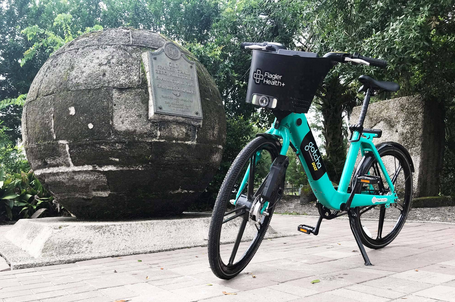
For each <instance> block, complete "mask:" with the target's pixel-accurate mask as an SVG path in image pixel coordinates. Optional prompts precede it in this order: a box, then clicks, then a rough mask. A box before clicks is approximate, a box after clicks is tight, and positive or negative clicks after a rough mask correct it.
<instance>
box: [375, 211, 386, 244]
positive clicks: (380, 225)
mask: <svg viewBox="0 0 455 302" xmlns="http://www.w3.org/2000/svg"><path fill="white" fill-rule="evenodd" d="M384 218H385V206H384V205H382V206H381V210H380V212H379V222H378V237H377V238H376V239H381V238H382V230H383V228H384Z"/></svg>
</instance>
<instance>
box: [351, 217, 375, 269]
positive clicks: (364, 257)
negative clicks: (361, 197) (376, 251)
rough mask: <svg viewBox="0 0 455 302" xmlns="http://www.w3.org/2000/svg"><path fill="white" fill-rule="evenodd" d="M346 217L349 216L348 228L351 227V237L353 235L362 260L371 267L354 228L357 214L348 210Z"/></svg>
mask: <svg viewBox="0 0 455 302" xmlns="http://www.w3.org/2000/svg"><path fill="white" fill-rule="evenodd" d="M348 216H349V226H350V227H351V231H352V235H354V238H355V241H356V242H357V246H358V247H359V249H360V253H361V254H362V257H363V260H364V261H365V265H366V266H371V265H373V264H371V262H370V258H368V255H367V252H366V251H365V247H364V246H363V244H362V241H361V240H360V235H359V233H358V232H357V229H356V227H355V219H356V216H357V213H356V212H355V211H354V210H353V209H349V210H348Z"/></svg>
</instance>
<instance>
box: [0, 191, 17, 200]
mask: <svg viewBox="0 0 455 302" xmlns="http://www.w3.org/2000/svg"><path fill="white" fill-rule="evenodd" d="M18 196H19V195H17V194H14V193H6V192H5V195H4V196H0V199H6V200H11V199H15V198H16V197H18Z"/></svg>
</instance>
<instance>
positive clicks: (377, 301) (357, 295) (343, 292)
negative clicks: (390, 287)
mask: <svg viewBox="0 0 455 302" xmlns="http://www.w3.org/2000/svg"><path fill="white" fill-rule="evenodd" d="M330 294H331V295H334V296H338V297H343V298H347V299H349V300H350V301H360V302H364V301H368V302H385V301H389V300H390V299H388V298H384V297H378V296H375V295H371V294H367V293H361V292H357V291H353V290H349V289H345V288H340V289H336V290H334V291H331V292H330Z"/></svg>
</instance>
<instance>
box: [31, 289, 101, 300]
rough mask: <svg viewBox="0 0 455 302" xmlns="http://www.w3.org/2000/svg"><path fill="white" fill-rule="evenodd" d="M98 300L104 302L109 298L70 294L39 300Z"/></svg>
mask: <svg viewBox="0 0 455 302" xmlns="http://www.w3.org/2000/svg"><path fill="white" fill-rule="evenodd" d="M92 298H94V299H98V301H99V302H104V301H106V300H108V299H110V298H108V297H103V296H102V295H101V294H100V293H99V292H96V291H92V292H85V293H79V294H72V295H67V296H61V297H56V298H49V299H41V300H40V301H41V302H74V301H81V300H82V301H85V300H86V299H92Z"/></svg>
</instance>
